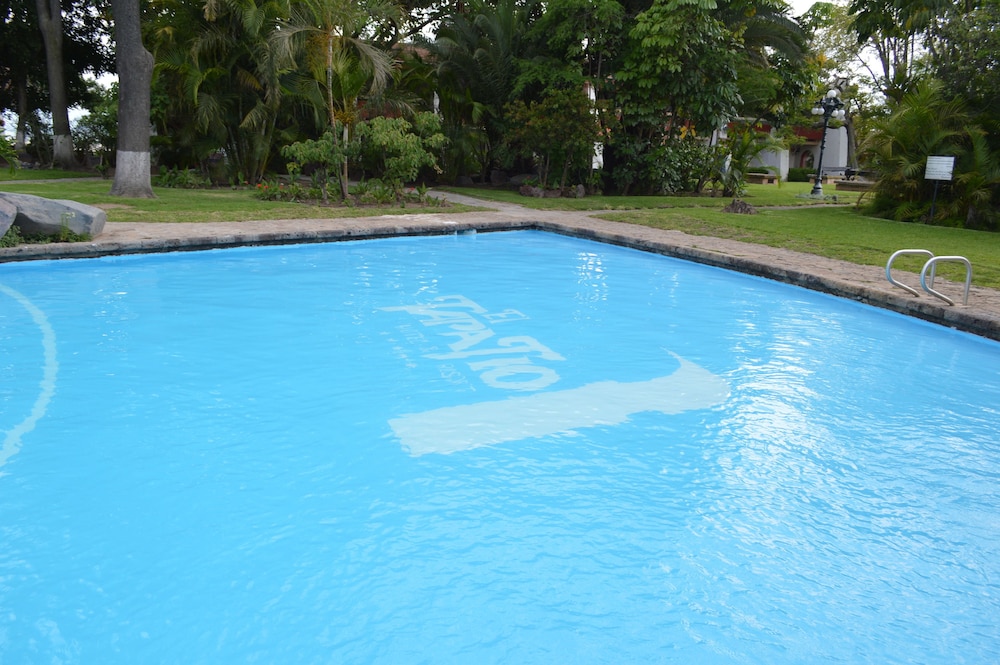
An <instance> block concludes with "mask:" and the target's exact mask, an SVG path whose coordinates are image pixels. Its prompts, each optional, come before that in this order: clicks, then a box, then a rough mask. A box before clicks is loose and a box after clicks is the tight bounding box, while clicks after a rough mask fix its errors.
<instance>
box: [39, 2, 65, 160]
mask: <svg viewBox="0 0 1000 665" xmlns="http://www.w3.org/2000/svg"><path fill="white" fill-rule="evenodd" d="M36 5H37V7H38V27H39V29H40V30H41V33H42V43H43V44H45V64H46V71H47V74H48V79H49V105H50V106H51V107H52V108H51V111H52V162H53V164H54V165H55V166H59V167H62V168H70V167H72V166H73V165H74V160H73V137H72V135H71V134H70V131H69V106H68V103H67V101H66V99H67V98H66V72H65V71H64V70H63V26H62V6H61V5H60V3H59V0H37V2H36Z"/></svg>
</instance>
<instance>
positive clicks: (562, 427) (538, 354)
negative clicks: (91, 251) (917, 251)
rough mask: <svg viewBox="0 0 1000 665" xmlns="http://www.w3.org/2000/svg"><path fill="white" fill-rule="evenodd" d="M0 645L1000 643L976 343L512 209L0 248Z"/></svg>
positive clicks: (492, 648) (985, 647) (128, 648)
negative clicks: (486, 228) (95, 245)
mask: <svg viewBox="0 0 1000 665" xmlns="http://www.w3.org/2000/svg"><path fill="white" fill-rule="evenodd" d="M0 378H2V380H0V445H2V448H0V663H4V664H7V663H11V664H21V663H101V664H115V663H122V664H126V663H127V664H135V663H178V664H181V663H183V664H185V665H190V664H194V663H211V664H219V663H241V664H242V663H296V664H304V663H528V664H531V663H769V664H781V663H789V664H791V663H796V664H797V663H819V662H822V663H879V664H883V663H916V662H919V663H995V662H997V661H998V660H1000V620H998V618H997V617H1000V517H998V514H1000V512H998V509H1000V442H998V438H1000V437H998V434H997V432H998V429H1000V428H998V425H1000V412H998V410H1000V345H998V344H996V343H994V342H990V341H987V340H984V339H980V338H977V337H974V336H970V335H966V334H962V333H958V332H954V331H950V330H946V329H943V328H939V327H935V326H933V325H930V324H926V323H923V322H919V321H916V320H910V319H907V318H905V317H902V316H898V315H895V314H892V313H888V312H884V311H879V310H875V309H872V308H868V307H864V306H861V305H858V304H855V303H852V302H848V301H844V300H840V299H836V298H832V297H827V296H824V295H821V294H817V293H812V292H808V291H804V290H801V289H797V288H793V287H789V286H786V285H782V284H777V283H773V282H770V281H767V280H762V279H758V278H753V277H748V276H744V275H739V274H733V273H729V272H725V271H722V270H717V269H713V268H709V267H705V266H699V265H695V264H690V263H685V262H681V261H676V260H672V259H668V258H664V257H660V256H654V255H648V254H643V253H641V252H637V251H633V250H628V249H623V248H618V247H612V246H605V245H600V244H596V243H592V242H588V241H584V240H579V239H572V238H565V237H559V236H551V235H547V234H543V233H538V232H518V233H504V234H479V235H473V236H449V237H436V238H398V239H391V240H376V241H364V242H352V243H340V244H330V245H306V246H293V247H272V248H256V249H240V250H225V251H212V252H199V253H184V254H165V255H147V256H131V257H118V258H105V259H99V260H79V261H59V262H37V263H25V264H6V265H0Z"/></svg>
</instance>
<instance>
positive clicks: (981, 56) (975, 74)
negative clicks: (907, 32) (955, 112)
mask: <svg viewBox="0 0 1000 665" xmlns="http://www.w3.org/2000/svg"><path fill="white" fill-rule="evenodd" d="M998 25H1000V0H983V2H982V3H981V4H979V5H978V6H974V7H963V6H955V7H954V8H953V9H952V10H951V11H950V12H949V13H948V15H947V16H946V17H945V19H944V20H943V21H941V22H940V23H939V24H938V26H937V28H936V31H935V35H934V42H933V51H932V52H933V56H932V59H931V70H932V71H933V73H934V75H935V76H936V77H937V78H938V80H940V81H941V82H942V84H943V86H944V87H943V90H942V92H943V93H944V94H946V95H951V96H956V97H961V98H963V99H964V100H965V102H966V105H967V107H968V109H969V112H970V113H972V114H973V115H974V116H976V117H977V118H979V119H980V122H981V124H982V125H983V126H984V129H986V130H987V131H988V133H989V141H990V145H991V146H992V148H993V149H994V150H1000V120H998V116H997V109H998V108H1000V30H997V26H998Z"/></svg>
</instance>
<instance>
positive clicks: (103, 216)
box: [0, 192, 108, 238]
mask: <svg viewBox="0 0 1000 665" xmlns="http://www.w3.org/2000/svg"><path fill="white" fill-rule="evenodd" d="M0 201H6V202H7V203H10V204H13V205H14V206H15V207H16V208H17V215H16V216H15V217H14V225H15V226H18V227H20V229H21V233H23V234H24V235H34V234H43V235H48V236H54V235H59V233H60V232H61V231H62V229H63V227H64V226H65V227H66V228H68V229H69V230H70V231H72V232H73V233H78V234H80V235H83V234H86V235H89V236H90V237H91V238H94V237H96V236H99V235H100V234H101V231H103V230H104V223H105V222H107V221H108V214H107V213H106V212H104V211H103V210H101V209H100V208H95V207H94V206H88V205H84V204H82V203H77V202H76V201H65V200H58V199H45V198H42V197H41V196H32V195H31V194H12V193H10V192H0Z"/></svg>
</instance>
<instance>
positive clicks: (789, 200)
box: [441, 182, 859, 211]
mask: <svg viewBox="0 0 1000 665" xmlns="http://www.w3.org/2000/svg"><path fill="white" fill-rule="evenodd" d="M441 189H442V190H443V191H446V192H455V193H457V194H465V195H466V196H474V197H476V198H480V199H483V200H486V201H498V202H501V203H515V204H517V205H521V206H524V207H526V208H532V209H533V210H585V211H591V210H641V209H645V208H723V207H725V206H726V205H728V204H729V203H730V202H731V201H732V198H731V197H723V196H710V195H708V194H706V195H704V196H588V197H584V198H582V199H563V198H558V199H538V198H532V197H528V196H521V195H520V194H518V193H517V192H516V191H513V190H510V189H491V188H476V187H443V188H441ZM811 189H812V185H811V184H809V183H808V182H785V183H781V184H780V185H748V186H747V192H746V195H745V196H743V199H744V200H745V201H747V202H748V203H750V204H751V205H754V206H813V205H816V204H817V203H818V201H817V200H816V199H815V198H812V197H810V196H809V191H810V190H811ZM823 193H824V194H825V195H826V196H825V197H824V199H823V200H822V201H819V202H825V203H831V204H833V203H856V202H857V200H858V197H859V194H858V193H857V192H838V191H837V190H836V189H835V188H834V186H833V185H824V187H823Z"/></svg>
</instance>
